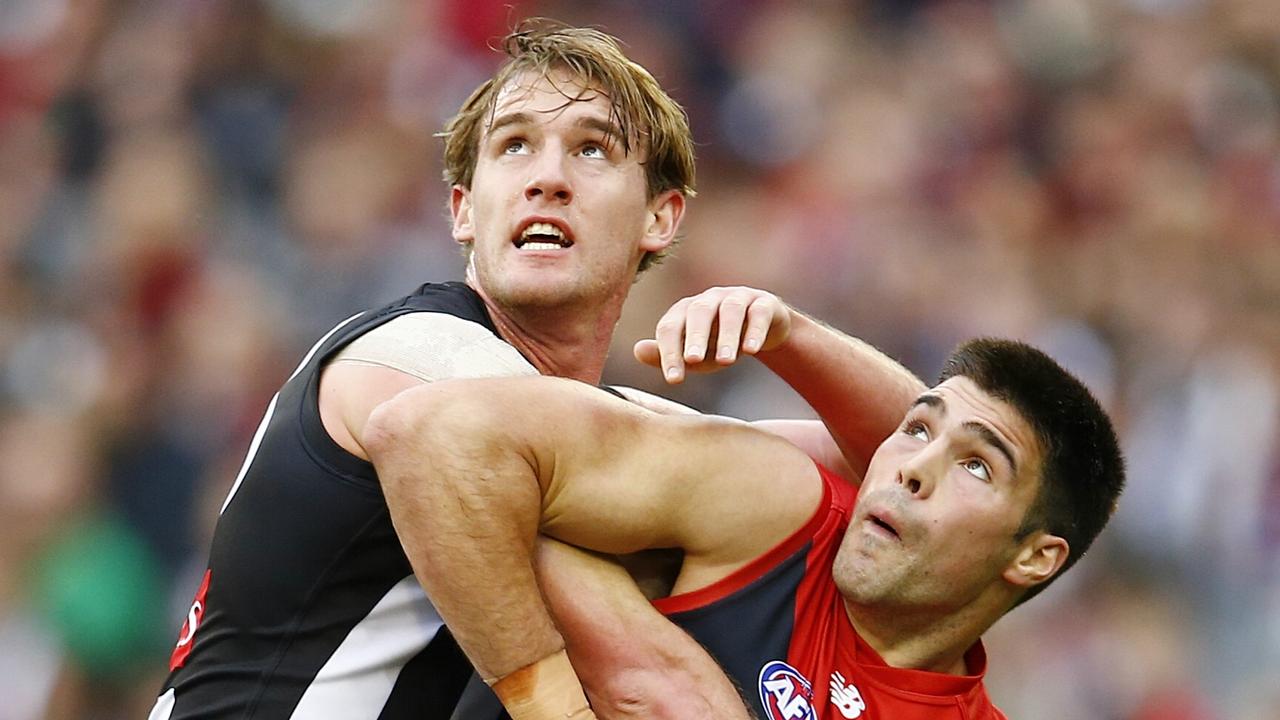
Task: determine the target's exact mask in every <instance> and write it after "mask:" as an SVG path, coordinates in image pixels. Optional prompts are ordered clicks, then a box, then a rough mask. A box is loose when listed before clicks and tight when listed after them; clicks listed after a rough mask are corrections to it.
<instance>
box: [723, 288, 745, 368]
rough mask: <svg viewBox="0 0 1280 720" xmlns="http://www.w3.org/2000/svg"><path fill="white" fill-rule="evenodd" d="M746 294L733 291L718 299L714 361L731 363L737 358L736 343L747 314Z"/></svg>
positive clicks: (740, 336)
mask: <svg viewBox="0 0 1280 720" xmlns="http://www.w3.org/2000/svg"><path fill="white" fill-rule="evenodd" d="M750 302H751V298H750V296H748V295H744V294H742V293H733V294H731V295H728V296H726V297H725V298H724V300H721V301H720V332H719V333H718V337H717V338H716V362H718V363H720V364H721V365H729V364H732V363H733V361H734V360H737V359H738V343H740V342H742V329H743V328H742V322H743V319H744V318H746V316H747V305H748V304H749V303H750Z"/></svg>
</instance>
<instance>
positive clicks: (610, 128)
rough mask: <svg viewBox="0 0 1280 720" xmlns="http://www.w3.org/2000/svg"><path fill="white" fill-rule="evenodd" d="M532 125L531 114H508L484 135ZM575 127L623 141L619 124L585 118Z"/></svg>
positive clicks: (488, 135) (501, 117)
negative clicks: (517, 126)
mask: <svg viewBox="0 0 1280 720" xmlns="http://www.w3.org/2000/svg"><path fill="white" fill-rule="evenodd" d="M531 123H533V117H532V116H531V115H529V113H526V112H513V113H507V114H505V115H499V116H498V117H496V118H494V120H493V122H492V123H490V124H489V127H488V128H487V129H486V130H485V133H484V134H485V137H490V136H492V135H493V134H495V133H497V132H498V131H499V130H501V129H503V128H505V127H507V126H509V125H529V124H531ZM574 125H576V126H577V127H580V128H585V129H587V130H596V131H598V132H601V133H604V134H605V135H606V136H608V137H609V138H611V139H612V141H613V142H618V141H620V140H622V128H620V127H618V124H617V123H614V122H610V121H608V120H601V119H600V118H594V117H583V118H579V119H578V121H577V122H575V123H574Z"/></svg>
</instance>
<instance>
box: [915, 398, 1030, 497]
mask: <svg viewBox="0 0 1280 720" xmlns="http://www.w3.org/2000/svg"><path fill="white" fill-rule="evenodd" d="M920 405H926V406H928V407H930V408H932V409H933V410H936V411H937V413H938V414H939V415H941V416H942V417H946V416H947V401H946V400H943V399H942V398H940V397H938V396H937V395H929V394H925V395H921V396H920V397H918V398H916V401H915V402H913V403H911V408H912V409H915V408H916V407H919V406H920ZM960 427H962V428H964V429H965V430H968V431H969V432H972V433H974V434H975V435H977V436H978V437H979V438H980V439H981V440H982V441H983V442H984V443H986V444H988V445H990V446H991V447H993V448H995V449H996V450H997V451H999V453H1000V454H1001V455H1004V457H1005V459H1006V460H1008V461H1009V467H1010V468H1012V470H1013V476H1014V477H1017V476H1018V461H1017V460H1015V459H1014V457H1013V450H1011V449H1010V448H1009V445H1008V443H1006V442H1005V441H1003V440H1001V439H1000V436H999V435H996V432H995V431H994V430H992V429H991V428H990V427H987V425H986V424H985V423H980V422H978V421H977V420H969V421H967V422H964V423H962V424H961V425H960Z"/></svg>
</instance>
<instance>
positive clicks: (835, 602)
mask: <svg viewBox="0 0 1280 720" xmlns="http://www.w3.org/2000/svg"><path fill="white" fill-rule="evenodd" d="M819 470H820V471H821V474H822V481H823V485H824V486H825V490H824V492H823V499H822V504H821V505H820V506H819V508H818V511H817V512H816V513H815V514H814V516H813V518H812V519H811V520H809V522H808V523H806V524H805V526H804V527H802V528H800V529H799V530H797V531H796V532H795V533H794V534H792V535H791V537H789V538H787V539H786V540H785V541H783V542H782V543H781V544H779V545H778V546H777V547H775V548H774V549H773V550H771V551H769V552H768V553H766V554H765V555H763V556H761V557H760V558H757V559H756V560H755V561H753V562H751V563H750V564H748V565H747V566H746V567H743V568H742V569H741V570H739V571H737V572H735V573H733V574H732V575H730V576H729V577H726V578H724V579H723V580H721V581H720V582H718V583H715V584H714V585H711V586H709V587H706V588H703V589H701V590H697V591H694V592H691V593H686V594H683V595H677V596H673V597H669V598H664V599H661V600H657V601H655V603H654V604H655V605H656V606H657V608H658V609H659V610H661V611H662V612H663V613H664V614H666V615H667V616H668V617H670V618H671V619H672V621H674V622H675V623H676V624H677V625H679V626H681V627H683V628H684V629H685V630H686V631H688V632H689V634H690V635H692V636H693V637H695V638H696V639H697V640H698V641H699V642H701V643H702V644H703V645H705V646H706V647H707V649H708V650H710V651H711V653H712V655H714V656H715V657H716V658H717V659H719V660H720V662H721V664H722V665H723V666H724V668H725V671H726V672H727V673H729V676H730V677H731V678H733V680H734V681H735V682H737V683H738V685H739V687H741V689H742V690H743V693H744V695H745V696H746V697H747V699H748V700H749V701H750V702H752V704H753V705H754V706H755V711H756V713H757V714H758V715H759V717H760V718H761V720H837V719H839V718H845V719H847V720H853V719H854V718H859V719H860V720H889V719H890V718H891V719H892V720H924V719H926V718H928V719H929V720H951V719H954V720H1004V715H1003V714H1002V713H1001V712H1000V711H999V710H997V709H996V708H995V706H993V705H992V704H991V700H990V699H989V698H988V697H987V692H986V689H985V688H984V687H983V684H982V677H983V675H984V674H985V672H986V668H987V658H986V653H985V652H984V650H983V648H982V643H981V642H979V643H975V644H974V646H973V647H972V648H970V649H969V651H968V652H967V654H966V655H965V662H966V666H967V667H968V668H969V670H970V672H973V673H974V674H972V675H963V676H962V675H948V674H944V673H935V672H925V671H922V670H907V669H902V668H894V667H890V666H888V665H886V664H885V662H884V660H882V659H881V658H880V656H879V655H877V654H876V652H875V651H874V650H872V649H871V647H870V646H869V645H867V643H866V642H864V641H863V640H862V638H860V637H859V636H858V633H857V631H855V630H854V628H853V624H852V623H850V621H849V617H848V615H846V613H845V608H844V603H843V602H842V600H841V596H840V591H839V590H838V589H837V588H836V585H835V581H834V580H833V579H832V576H831V567H832V563H833V562H834V561H835V557H836V551H837V550H839V548H840V541H841V539H842V538H843V536H844V532H845V528H847V527H848V525H849V518H850V515H851V514H852V511H853V505H854V501H855V499H856V496H857V491H856V490H855V489H854V488H852V487H850V486H849V484H848V483H846V482H845V481H844V480H842V479H840V478H839V477H837V476H835V475H834V474H832V473H830V472H829V471H827V470H826V469H825V468H819Z"/></svg>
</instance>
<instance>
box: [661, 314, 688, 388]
mask: <svg viewBox="0 0 1280 720" xmlns="http://www.w3.org/2000/svg"><path fill="white" fill-rule="evenodd" d="M687 305H688V300H687V299H685V300H681V301H680V302H677V303H676V304H675V305H672V306H671V309H670V310H668V311H667V312H666V314H665V315H663V316H662V319H661V320H659V321H658V325H657V327H655V328H654V331H653V337H654V339H655V341H656V342H657V343H658V356H659V364H660V367H661V368H662V376H663V377H664V378H666V380H667V382H669V383H678V382H680V381H681V380H683V379H684V357H683V355H682V353H683V352H684V316H685V306H687Z"/></svg>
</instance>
